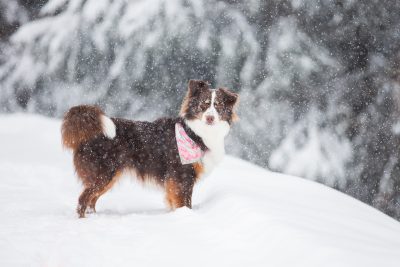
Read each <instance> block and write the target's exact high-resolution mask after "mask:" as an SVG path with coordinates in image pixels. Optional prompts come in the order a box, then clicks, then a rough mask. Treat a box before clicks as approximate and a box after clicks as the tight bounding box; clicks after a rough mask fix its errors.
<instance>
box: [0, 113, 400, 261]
mask: <svg viewBox="0 0 400 267" xmlns="http://www.w3.org/2000/svg"><path fill="white" fill-rule="evenodd" d="M0 140H1V141H0V142H1V143H0V148H1V149H0V177H1V178H0V179H1V183H0V206H1V211H2V212H1V215H0V216H1V217H0V226H1V227H0V266H28V265H29V266H161V265H163V266H307V267H312V266H352V267H354V266H363V267H365V266H386V267H387V266H399V264H400V253H399V251H400V224H399V222H397V221H395V220H393V219H391V218H390V217H388V216H386V215H384V214H383V213H381V212H379V211H377V210H375V209H373V208H371V207H369V206H367V205H365V204H363V203H361V202H359V201H357V200H355V199H353V198H351V197H349V196H346V195H344V194H342V193H339V192H337V191H335V190H333V189H330V188H328V187H325V186H323V185H320V184H317V183H314V182H311V181H307V180H304V179H300V178H297V177H292V176H287V175H282V174H278V173H273V172H270V171H267V170H264V169H262V168H259V167H257V166H254V165H252V164H250V163H247V162H245V161H242V160H239V159H236V158H232V157H227V158H226V159H225V161H224V162H223V163H222V164H221V165H220V166H219V167H217V168H216V169H215V171H214V172H213V173H212V174H211V175H210V176H209V177H208V178H207V179H205V180H203V181H201V182H200V184H199V185H197V186H196V187H195V191H194V197H193V203H194V208H193V210H189V209H185V208H184V209H179V210H177V211H175V212H168V211H166V209H165V208H164V203H163V195H162V193H161V192H159V191H155V190H152V189H148V188H143V187H142V186H137V184H136V183H134V182H132V180H131V179H123V180H122V181H121V182H120V183H119V184H117V185H116V186H115V188H114V189H113V190H112V191H111V192H110V193H107V194H106V195H105V196H104V197H103V198H101V199H100V200H99V203H98V209H97V210H98V213H97V214H91V215H89V216H88V218H86V219H78V218H77V215H76V213H75V206H76V202H77V198H78V195H79V193H80V190H81V185H80V184H79V182H78V180H77V179H76V177H75V176H74V171H73V169H72V158H71V153H69V152H67V151H63V150H62V148H61V141H60V121H58V120H54V119H48V118H44V117H40V116H37V115H27V114H13V115H1V116H0Z"/></svg>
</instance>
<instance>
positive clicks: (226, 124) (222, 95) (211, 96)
mask: <svg viewBox="0 0 400 267" xmlns="http://www.w3.org/2000/svg"><path fill="white" fill-rule="evenodd" d="M237 99H238V95H237V94H235V93H233V92H231V91H229V90H228V89H226V88H218V89H210V88H209V85H208V84H207V82H205V81H199V80H190V81H189V89H188V93H187V95H186V97H185V100H184V102H183V104H182V108H181V116H182V117H184V118H185V120H186V122H187V123H188V125H189V127H190V128H192V130H193V131H194V132H195V133H196V134H198V135H199V136H200V137H202V138H203V139H205V138H206V139H209V138H217V137H219V136H221V137H225V136H226V135H227V134H228V132H229V128H230V125H231V124H232V122H233V121H234V120H235V119H236V114H235V112H234V107H235V105H236V103H237ZM204 141H206V140H204Z"/></svg>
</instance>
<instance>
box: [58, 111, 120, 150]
mask: <svg viewBox="0 0 400 267" xmlns="http://www.w3.org/2000/svg"><path fill="white" fill-rule="evenodd" d="M99 135H105V136H106V137H108V138H111V139H112V138H114V137H115V135H116V127H115V124H114V122H113V121H112V120H111V119H110V118H109V117H107V116H106V115H104V112H103V111H102V110H101V109H100V108H99V107H96V106H88V105H82V106H75V107H72V108H71V109H70V110H69V111H68V112H67V113H65V115H64V119H63V122H62V126H61V136H62V143H63V145H64V147H65V148H70V149H73V150H76V149H77V148H78V147H79V146H80V145H81V144H82V143H84V142H86V141H89V140H90V139H93V138H94V137H97V136H99Z"/></svg>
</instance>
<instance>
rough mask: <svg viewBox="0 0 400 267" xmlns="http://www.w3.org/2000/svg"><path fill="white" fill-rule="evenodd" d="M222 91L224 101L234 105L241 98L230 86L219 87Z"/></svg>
mask: <svg viewBox="0 0 400 267" xmlns="http://www.w3.org/2000/svg"><path fill="white" fill-rule="evenodd" d="M219 90H220V92H221V93H222V97H223V98H224V102H225V103H227V104H228V105H232V106H234V105H235V104H236V103H237V102H238V100H239V95H238V94H236V93H234V92H231V91H230V90H229V89H228V88H225V87H221V88H219Z"/></svg>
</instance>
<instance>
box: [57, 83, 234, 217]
mask: <svg viewBox="0 0 400 267" xmlns="http://www.w3.org/2000/svg"><path fill="white" fill-rule="evenodd" d="M237 102H238V95H237V94H235V93H233V92H231V91H229V90H228V89H226V88H218V89H210V88H209V85H208V84H207V83H206V82H204V81H199V80H190V81H189V88H188V92H187V94H186V97H185V98H184V100H183V103H182V107H181V111H180V116H179V117H176V118H160V119H157V120H155V121H153V122H147V121H131V120H126V119H121V118H109V117H107V116H106V115H105V114H104V113H103V111H102V110H101V109H100V108H98V107H96V106H88V105H82V106H76V107H72V108H71V109H70V110H69V111H68V112H67V113H66V114H65V116H64V119H63V123H62V129H61V132H62V142H63V145H64V147H66V148H70V149H72V150H73V161H74V165H75V170H76V173H77V175H78V177H79V178H80V179H81V180H82V183H83V185H84V190H83V192H82V193H81V195H80V197H79V203H78V208H77V212H78V214H79V217H84V216H85V212H86V211H87V209H88V211H89V209H90V210H91V211H93V212H94V211H95V206H96V202H97V200H98V199H99V197H100V196H101V195H103V194H104V193H105V192H107V190H109V189H110V188H111V187H112V186H113V184H114V183H115V182H116V181H117V180H118V177H119V176H120V175H121V174H122V173H123V172H124V171H126V170H128V171H133V173H134V174H135V175H134V176H135V177H137V178H138V179H139V180H142V181H144V182H147V181H152V182H155V183H156V184H157V185H160V186H161V187H162V188H163V189H164V190H165V194H166V201H167V204H168V205H169V207H170V208H171V209H176V208H180V207H183V206H186V207H189V208H191V206H192V192H193V186H194V184H195V183H196V181H198V180H199V179H200V178H201V177H202V176H203V175H205V174H207V173H209V172H210V171H211V170H212V169H213V168H214V166H215V165H216V164H218V163H219V162H220V161H221V159H222V158H223V156H224V153H225V150H224V138H225V136H226V135H227V134H228V132H229V129H230V126H231V124H232V122H233V121H234V120H235V118H236V115H235V112H234V108H235V106H236V104H237Z"/></svg>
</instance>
